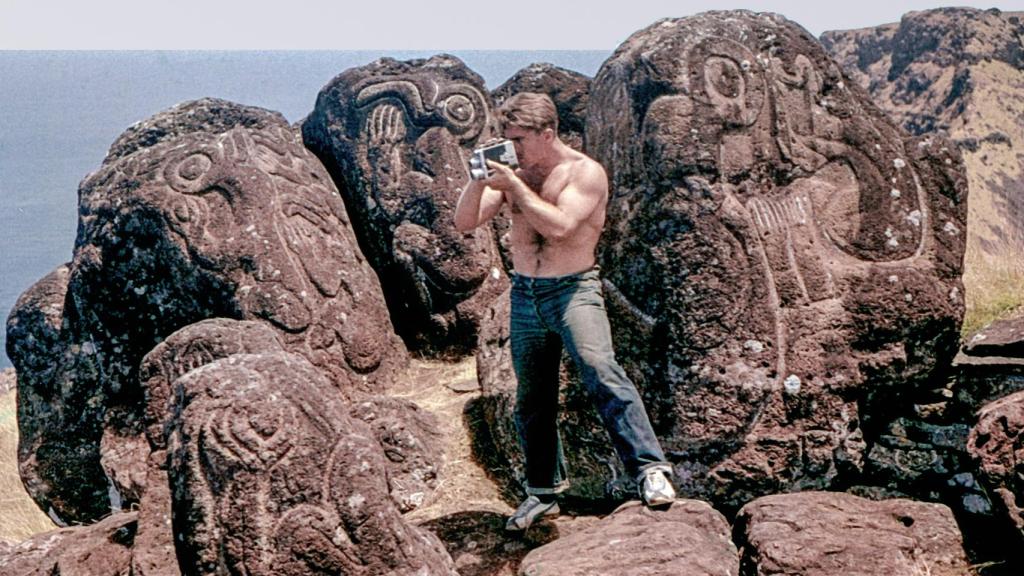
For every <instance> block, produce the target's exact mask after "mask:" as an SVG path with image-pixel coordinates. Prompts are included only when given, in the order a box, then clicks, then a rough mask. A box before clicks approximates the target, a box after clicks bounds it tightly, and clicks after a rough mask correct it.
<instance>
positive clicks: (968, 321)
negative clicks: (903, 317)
mask: <svg viewBox="0 0 1024 576" xmlns="http://www.w3.org/2000/svg"><path fill="white" fill-rule="evenodd" d="M1022 34H1024V13H1022V12H1000V11H999V10H998V9H994V8H993V9H989V10H979V9H976V8H938V9H934V10H923V11H920V12H909V13H907V14H905V15H904V16H903V18H901V19H900V21H899V23H895V24H887V25H884V26H877V27H872V28H864V29H860V30H841V31H831V32H826V33H824V34H823V35H822V36H821V41H822V43H823V44H824V45H825V48H826V49H827V50H828V51H829V52H830V53H831V54H832V55H833V57H834V58H835V59H836V61H837V62H838V63H839V64H840V65H841V66H842V67H843V70H844V72H846V73H847V74H848V75H849V78H850V80H851V81H852V82H854V83H856V84H858V85H860V86H861V87H863V88H865V89H866V90H867V91H868V92H869V93H870V94H871V97H872V99H873V100H874V102H875V103H876V104H877V105H878V106H879V107H881V108H882V109H883V110H885V111H886V112H888V113H889V114H890V115H891V117H892V118H894V119H895V120H896V121H897V122H898V123H900V124H902V125H903V126H904V127H906V128H907V129H908V130H910V131H911V132H912V133H915V134H922V135H923V134H931V133H942V134H946V135H948V136H949V137H950V138H952V139H953V140H954V141H955V142H956V143H957V144H958V145H959V146H960V149H961V150H962V152H963V158H964V164H965V166H966V170H967V180H968V183H969V185H970V190H971V202H970V207H969V213H968V226H967V247H966V257H965V263H964V285H965V286H966V301H967V316H966V318H965V328H966V331H967V332H968V333H970V332H973V331H975V330H977V329H979V328H980V327H981V326H982V325H983V324H985V323H986V322H988V321H989V320H991V319H992V318H993V317H995V316H997V315H998V314H1000V313H1002V312H1005V311H1006V310H1007V309H1009V308H1013V307H1016V306H1019V305H1020V304H1021V303H1024V288H1022V286H1024V260H1022V259H1021V258H1020V253H1021V251H1022V250H1024V204H1022V203H1021V201H1020V189H1021V187H1022V186H1024V160H1022V158H1021V156H1020V150H1021V148H1022V147H1024V123H1022V122H1021V120H1020V118H1021V114H1022V113H1024V106H1021V104H1020V102H1021V101H1022V100H1024V50H1022V49H1021V42H1020V38H1021V35H1022Z"/></svg>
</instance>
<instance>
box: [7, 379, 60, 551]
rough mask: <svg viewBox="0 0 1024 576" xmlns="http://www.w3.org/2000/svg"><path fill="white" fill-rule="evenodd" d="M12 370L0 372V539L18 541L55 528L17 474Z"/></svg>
mask: <svg viewBox="0 0 1024 576" xmlns="http://www.w3.org/2000/svg"><path fill="white" fill-rule="evenodd" d="M13 381H14V370H11V369H8V370H4V371H3V372H0V390H7V389H8V388H7V387H6V386H5V385H4V384H10V385H11V389H10V391H8V392H3V393H2V394H0V541H2V540H6V541H8V542H20V541H22V540H24V539H26V538H28V537H30V536H32V535H33V534H38V533H39V532H46V531H47V530H53V529H54V528H56V526H54V524H53V522H51V521H50V519H49V518H47V516H46V514H44V513H43V512H42V510H40V509H39V507H38V506H36V503H35V502H33V501H32V499H31V498H29V496H28V493H27V492H25V486H24V485H22V483H21V478H19V477H18V420H17V405H16V393H15V391H14V390H13Z"/></svg>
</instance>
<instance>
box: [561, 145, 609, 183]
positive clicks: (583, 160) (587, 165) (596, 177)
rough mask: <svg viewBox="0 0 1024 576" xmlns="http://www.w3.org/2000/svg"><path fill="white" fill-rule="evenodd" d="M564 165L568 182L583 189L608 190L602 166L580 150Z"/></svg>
mask: <svg viewBox="0 0 1024 576" xmlns="http://www.w3.org/2000/svg"><path fill="white" fill-rule="evenodd" d="M566 165H567V172H568V174H567V176H568V178H567V179H568V183H571V184H573V185H575V186H576V187H578V188H580V189H581V190H585V191H594V192H606V191H607V190H608V175H607V173H605V171H604V167H603V166H601V164H600V163H599V162H598V161H596V160H594V159H593V158H591V157H589V156H587V155H586V154H583V153H581V152H580V153H577V155H576V156H575V157H574V158H573V159H572V160H570V161H569V162H567V163H566Z"/></svg>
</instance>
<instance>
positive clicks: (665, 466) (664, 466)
mask: <svg viewBox="0 0 1024 576" xmlns="http://www.w3.org/2000/svg"><path fill="white" fill-rule="evenodd" d="M651 470H656V471H658V472H664V473H665V474H668V476H669V477H671V476H672V465H671V464H669V463H668V462H651V463H650V464H644V465H643V466H641V467H640V472H639V473H638V474H637V475H636V481H637V484H639V483H640V482H643V479H644V475H645V474H647V473H648V472H650V471H651Z"/></svg>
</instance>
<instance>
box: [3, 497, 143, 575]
mask: <svg viewBox="0 0 1024 576" xmlns="http://www.w3.org/2000/svg"><path fill="white" fill-rule="evenodd" d="M136 523H137V521H136V514H135V513H134V512H125V513H120V514H114V515H112V516H110V517H108V518H105V519H103V520H102V521H100V522H97V523H96V524H93V525H91V526H75V527H74V528H61V529H59V530H54V531H52V532H44V533H42V534H38V535H36V536H33V537H32V538H29V539H28V540H25V541H24V542H21V543H20V544H18V545H16V546H10V547H6V548H5V547H3V546H0V574H19V575H20V574H32V575H35V574H40V575H42V574H48V575H49V574H54V575H57V574H59V575H66V576H110V575H112V574H116V575H118V576H127V575H128V574H130V573H131V572H130V570H131V549H132V545H133V544H134V541H135V529H136Z"/></svg>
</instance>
